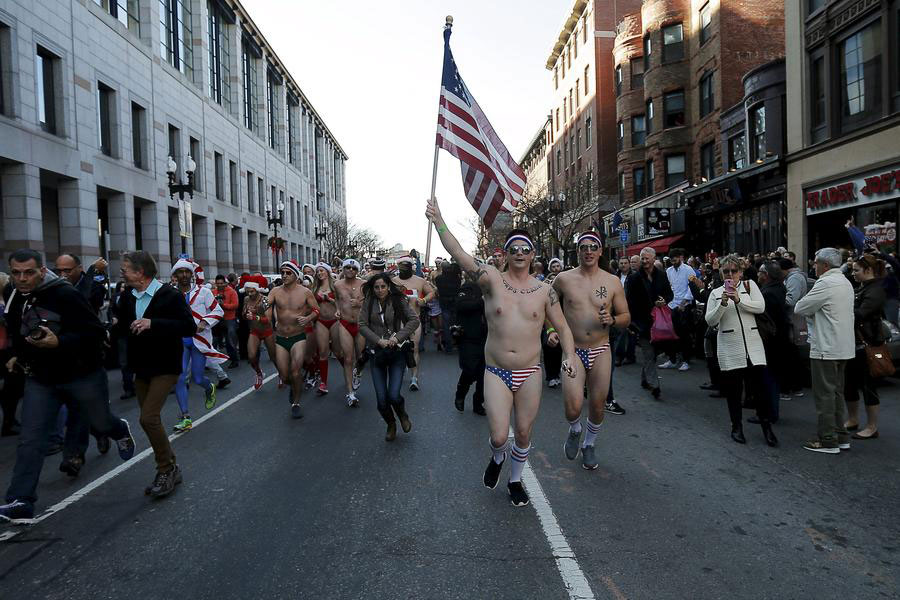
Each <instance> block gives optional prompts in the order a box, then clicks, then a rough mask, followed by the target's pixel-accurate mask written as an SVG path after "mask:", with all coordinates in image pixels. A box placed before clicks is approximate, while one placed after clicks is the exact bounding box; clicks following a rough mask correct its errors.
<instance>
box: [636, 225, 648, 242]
mask: <svg viewBox="0 0 900 600" xmlns="http://www.w3.org/2000/svg"><path fill="white" fill-rule="evenodd" d="M645 237H647V234H645V233H644V224H643V223H638V232H637V239H639V240H642V239H644V238H645Z"/></svg>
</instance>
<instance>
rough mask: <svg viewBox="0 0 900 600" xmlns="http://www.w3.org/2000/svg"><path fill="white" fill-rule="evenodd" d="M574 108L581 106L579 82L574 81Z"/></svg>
mask: <svg viewBox="0 0 900 600" xmlns="http://www.w3.org/2000/svg"><path fill="white" fill-rule="evenodd" d="M575 106H581V80H580V79H576V80H575Z"/></svg>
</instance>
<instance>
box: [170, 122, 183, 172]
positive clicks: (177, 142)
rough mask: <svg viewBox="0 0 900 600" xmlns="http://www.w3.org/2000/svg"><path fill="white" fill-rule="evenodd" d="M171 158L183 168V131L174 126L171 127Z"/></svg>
mask: <svg viewBox="0 0 900 600" xmlns="http://www.w3.org/2000/svg"><path fill="white" fill-rule="evenodd" d="M168 137H169V156H171V157H172V160H174V161H175V163H176V164H177V165H178V166H179V167H181V166H183V165H181V131H180V130H179V129H178V128H177V127H175V126H174V125H169V136H168Z"/></svg>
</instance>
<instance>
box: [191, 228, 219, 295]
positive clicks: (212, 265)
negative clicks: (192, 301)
mask: <svg viewBox="0 0 900 600" xmlns="http://www.w3.org/2000/svg"><path fill="white" fill-rule="evenodd" d="M192 220H193V227H192V231H193V235H192V238H191V239H192V241H193V248H192V249H193V254H191V258H193V259H194V260H195V261H196V262H197V263H198V264H199V265H200V266H201V267H203V272H204V275H205V276H206V279H212V278H213V277H215V276H216V274H217V273H218V272H219V269H218V267H217V266H216V232H215V228H214V223H213V221H211V220H210V219H207V218H206V217H200V216H197V215H194V216H193V217H192Z"/></svg>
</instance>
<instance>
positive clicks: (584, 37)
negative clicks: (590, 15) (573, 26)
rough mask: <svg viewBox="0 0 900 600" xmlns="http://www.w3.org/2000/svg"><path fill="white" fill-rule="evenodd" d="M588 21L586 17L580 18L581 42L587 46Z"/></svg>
mask: <svg viewBox="0 0 900 600" xmlns="http://www.w3.org/2000/svg"><path fill="white" fill-rule="evenodd" d="M587 34H588V20H587V15H584V16H583V17H581V42H582V43H583V44H587Z"/></svg>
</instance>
